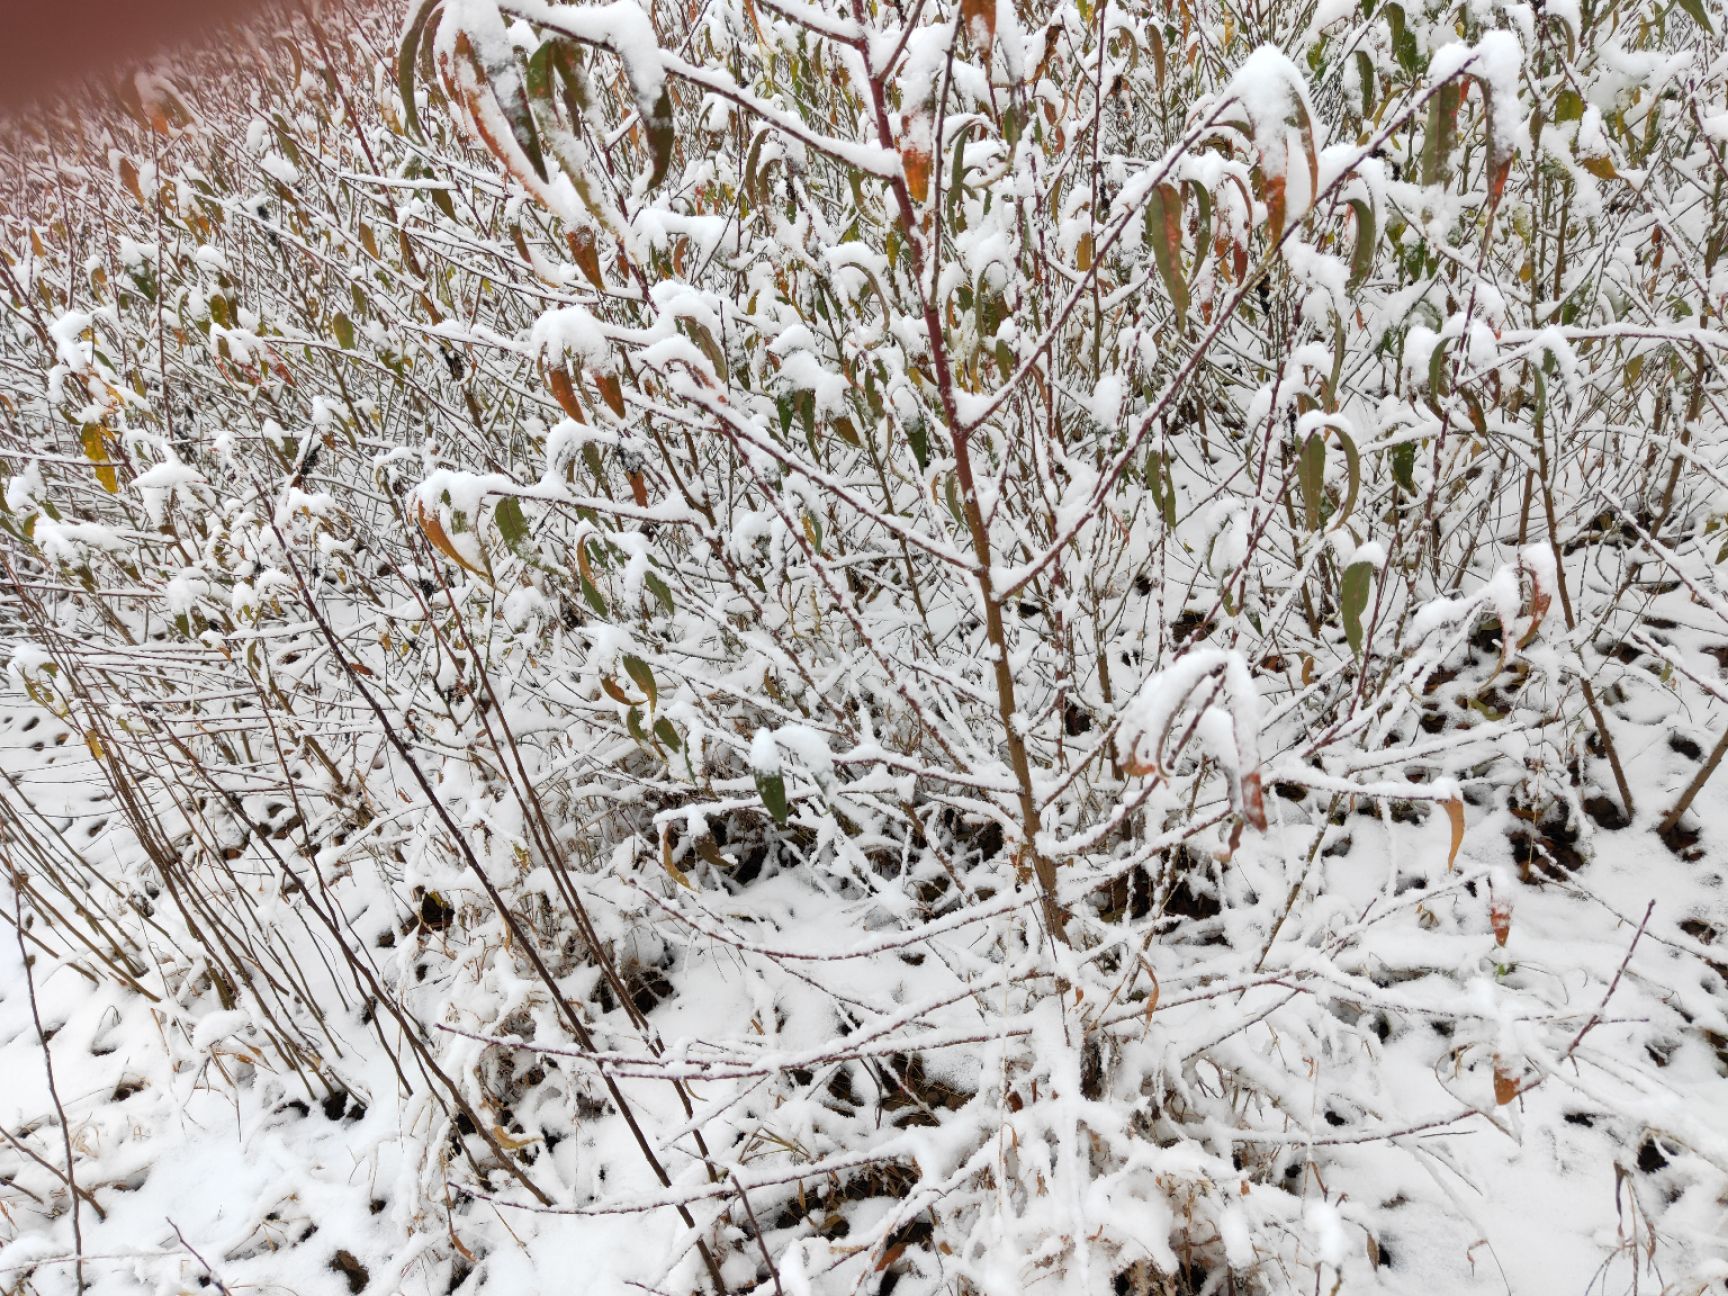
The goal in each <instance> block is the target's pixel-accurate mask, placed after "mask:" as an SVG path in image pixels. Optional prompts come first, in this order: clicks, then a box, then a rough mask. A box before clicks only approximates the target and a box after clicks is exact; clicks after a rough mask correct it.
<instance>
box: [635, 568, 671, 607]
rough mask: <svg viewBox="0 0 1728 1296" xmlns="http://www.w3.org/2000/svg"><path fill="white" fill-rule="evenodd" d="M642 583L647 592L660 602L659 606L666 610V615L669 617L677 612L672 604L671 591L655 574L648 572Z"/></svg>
mask: <svg viewBox="0 0 1728 1296" xmlns="http://www.w3.org/2000/svg"><path fill="white" fill-rule="evenodd" d="M642 583H643V584H644V585H646V586H647V587H648V592H649V593H650V594H652V595H653V596H654V597H655V598H657V599H658V600H660V606H661V607H663V608H665V609H666V615H667V616H671V615H672V613H673V612H674V611H676V610H677V605H676V604H675V603H673V602H672V590H671V588H670V587H669V586H668V585H667V584H666V582H665V581H663V580H661V579H660V577H659V575H658V574H657V573H655V572H649V573H648V574H647V575H646V576H644V577H643V578H642Z"/></svg>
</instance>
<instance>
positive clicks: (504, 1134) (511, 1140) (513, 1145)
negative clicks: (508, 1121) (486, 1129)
mask: <svg viewBox="0 0 1728 1296" xmlns="http://www.w3.org/2000/svg"><path fill="white" fill-rule="evenodd" d="M492 1137H493V1139H495V1140H496V1141H497V1143H498V1146H499V1147H501V1148H503V1149H504V1150H505V1151H506V1152H519V1151H521V1150H522V1149H523V1148H525V1147H527V1146H529V1144H531V1143H538V1142H539V1141H540V1139H539V1137H538V1136H536V1135H532V1134H530V1135H524V1136H523V1137H522V1138H516V1137H515V1136H514V1135H512V1134H511V1133H510V1132H509V1131H508V1130H506V1129H505V1128H504V1127H503V1126H502V1125H494V1126H493V1127H492Z"/></svg>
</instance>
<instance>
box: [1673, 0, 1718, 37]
mask: <svg viewBox="0 0 1728 1296" xmlns="http://www.w3.org/2000/svg"><path fill="white" fill-rule="evenodd" d="M1678 3H1679V5H1680V7H1681V8H1682V9H1684V10H1685V11H1686V16H1687V17H1688V18H1690V19H1691V20H1692V21H1693V22H1695V23H1697V24H1698V25H1699V26H1700V27H1702V28H1703V29H1704V30H1705V31H1706V32H1708V33H1709V34H1710V35H1712V36H1714V35H1715V34H1716V29H1715V28H1714V27H1712V26H1711V25H1710V19H1709V18H1708V17H1707V16H1706V15H1705V13H1704V0H1678Z"/></svg>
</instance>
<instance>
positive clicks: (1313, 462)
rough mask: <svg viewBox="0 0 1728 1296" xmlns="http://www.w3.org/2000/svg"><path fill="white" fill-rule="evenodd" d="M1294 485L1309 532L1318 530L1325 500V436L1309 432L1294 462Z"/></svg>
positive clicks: (1320, 433)
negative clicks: (1300, 494) (1300, 495)
mask: <svg viewBox="0 0 1728 1296" xmlns="http://www.w3.org/2000/svg"><path fill="white" fill-rule="evenodd" d="M1296 483H1297V485H1298V486H1299V487H1300V488H1301V491H1302V511H1303V515H1304V517H1305V519H1306V521H1307V523H1308V529H1309V530H1310V531H1318V530H1319V529H1320V521H1321V508H1322V505H1323V504H1324V503H1325V500H1326V434H1325V433H1324V432H1310V433H1309V434H1308V439H1307V440H1306V441H1304V442H1303V443H1302V450H1301V453H1300V456H1299V457H1298V459H1297V461H1296Z"/></svg>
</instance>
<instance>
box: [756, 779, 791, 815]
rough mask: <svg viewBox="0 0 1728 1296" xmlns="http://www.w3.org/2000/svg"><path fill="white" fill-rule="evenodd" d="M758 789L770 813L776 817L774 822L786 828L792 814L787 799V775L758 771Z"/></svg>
mask: <svg viewBox="0 0 1728 1296" xmlns="http://www.w3.org/2000/svg"><path fill="white" fill-rule="evenodd" d="M756 791H757V792H758V793H759V794H760V795H761V797H762V804H763V805H764V806H766V807H767V808H768V813H769V814H770V815H772V816H773V817H774V822H775V823H777V824H779V825H780V826H781V827H782V828H784V827H785V826H786V821H787V819H789V818H790V817H791V814H792V806H791V803H790V802H789V801H787V799H786V779H785V777H784V776H783V775H780V774H764V773H762V772H761V771H757V774H756Z"/></svg>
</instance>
